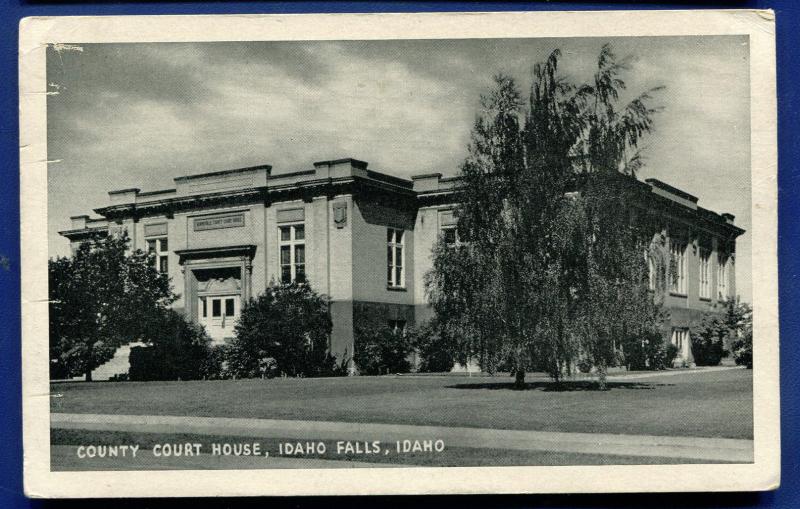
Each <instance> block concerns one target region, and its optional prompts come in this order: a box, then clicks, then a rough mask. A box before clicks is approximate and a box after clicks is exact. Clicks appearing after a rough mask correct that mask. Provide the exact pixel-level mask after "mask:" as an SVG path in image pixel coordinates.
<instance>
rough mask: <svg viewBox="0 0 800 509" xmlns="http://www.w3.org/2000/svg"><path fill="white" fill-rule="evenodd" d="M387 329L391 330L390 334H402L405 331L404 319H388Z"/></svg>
mask: <svg viewBox="0 0 800 509" xmlns="http://www.w3.org/2000/svg"><path fill="white" fill-rule="evenodd" d="M389 330H391V331H392V334H394V335H395V336H403V335H405V333H406V321H405V320H389Z"/></svg>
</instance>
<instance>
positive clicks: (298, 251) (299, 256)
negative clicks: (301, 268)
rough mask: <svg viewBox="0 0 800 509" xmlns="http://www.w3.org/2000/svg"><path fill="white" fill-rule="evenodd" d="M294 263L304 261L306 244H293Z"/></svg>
mask: <svg viewBox="0 0 800 509" xmlns="http://www.w3.org/2000/svg"><path fill="white" fill-rule="evenodd" d="M294 263H298V264H300V263H306V246H305V245H304V244H299V245H297V246H294Z"/></svg>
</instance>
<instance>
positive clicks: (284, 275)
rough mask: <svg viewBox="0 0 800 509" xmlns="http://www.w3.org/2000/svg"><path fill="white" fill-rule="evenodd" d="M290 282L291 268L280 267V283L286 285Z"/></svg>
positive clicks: (286, 266)
mask: <svg viewBox="0 0 800 509" xmlns="http://www.w3.org/2000/svg"><path fill="white" fill-rule="evenodd" d="M291 282H292V267H291V266H290V265H284V266H283V267H281V283H284V284H287V283H291Z"/></svg>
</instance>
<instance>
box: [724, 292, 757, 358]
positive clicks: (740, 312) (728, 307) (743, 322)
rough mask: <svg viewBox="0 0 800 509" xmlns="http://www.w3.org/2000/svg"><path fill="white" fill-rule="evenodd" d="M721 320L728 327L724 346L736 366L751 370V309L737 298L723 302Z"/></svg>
mask: <svg viewBox="0 0 800 509" xmlns="http://www.w3.org/2000/svg"><path fill="white" fill-rule="evenodd" d="M723 320H724V321H725V325H726V326H727V327H728V337H727V338H726V343H725V344H726V346H727V348H728V350H729V351H730V352H731V353H732V354H733V359H734V361H735V362H736V364H738V365H740V366H746V367H747V368H748V369H753V308H752V307H751V306H750V305H749V304H747V303H745V302H741V301H740V300H739V298H738V297H737V298H736V299H728V301H727V302H725V308H724V311H723Z"/></svg>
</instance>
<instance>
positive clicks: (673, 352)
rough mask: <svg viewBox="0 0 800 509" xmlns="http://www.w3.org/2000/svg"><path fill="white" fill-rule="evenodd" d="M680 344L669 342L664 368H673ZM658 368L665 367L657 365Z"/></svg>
mask: <svg viewBox="0 0 800 509" xmlns="http://www.w3.org/2000/svg"><path fill="white" fill-rule="evenodd" d="M678 353H679V352H678V346H677V345H673V344H672V343H667V350H666V354H665V355H664V368H671V367H672V364H673V363H674V362H675V359H677V358H678ZM656 369H663V368H659V367H657V368H656Z"/></svg>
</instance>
